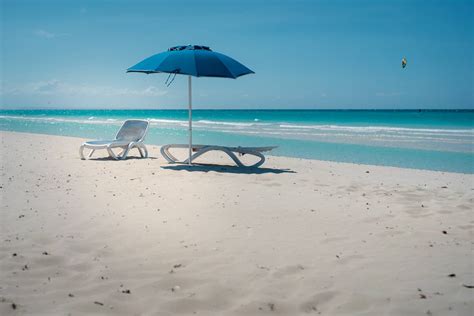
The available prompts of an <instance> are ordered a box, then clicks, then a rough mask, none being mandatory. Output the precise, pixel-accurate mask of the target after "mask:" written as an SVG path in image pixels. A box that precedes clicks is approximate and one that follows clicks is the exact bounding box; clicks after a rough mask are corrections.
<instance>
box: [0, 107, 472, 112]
mask: <svg viewBox="0 0 474 316" xmlns="http://www.w3.org/2000/svg"><path fill="white" fill-rule="evenodd" d="M35 110H37V111H54V110H57V111H63V110H72V111H97V110H102V111H188V109H187V108H186V107H183V108H146V107H144V108H101V107H96V108H95V107H94V108H75V107H64V108H59V107H57V108H56V107H54V108H48V107H42V108H1V109H0V111H35ZM194 111H358V112H360V111H362V112H363V111H367V112H369V111H381V112H383V111H386V112H474V108H458V109H438V108H373V109H363V108H340V109H329V108H319V109H309V108H292V109H287V108H193V112H194Z"/></svg>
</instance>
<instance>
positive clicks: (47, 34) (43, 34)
mask: <svg viewBox="0 0 474 316" xmlns="http://www.w3.org/2000/svg"><path fill="white" fill-rule="evenodd" d="M33 33H34V34H35V35H36V36H38V37H41V38H45V39H53V38H58V37H64V36H69V35H70V34H67V33H60V34H58V33H52V32H49V31H46V30H43V29H38V30H35V31H34V32H33Z"/></svg>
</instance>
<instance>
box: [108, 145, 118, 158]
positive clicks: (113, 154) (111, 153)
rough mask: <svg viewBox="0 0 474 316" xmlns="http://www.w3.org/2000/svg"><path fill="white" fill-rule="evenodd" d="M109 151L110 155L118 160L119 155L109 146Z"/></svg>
mask: <svg viewBox="0 0 474 316" xmlns="http://www.w3.org/2000/svg"><path fill="white" fill-rule="evenodd" d="M107 152H108V153H109V156H110V157H112V158H113V159H115V160H118V159H119V158H118V157H117V155H115V153H114V152H113V151H112V149H111V148H110V147H107Z"/></svg>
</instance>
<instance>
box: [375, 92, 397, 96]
mask: <svg viewBox="0 0 474 316" xmlns="http://www.w3.org/2000/svg"><path fill="white" fill-rule="evenodd" d="M375 95H376V96H377V97H397V96H400V95H402V93H401V92H376V93H375Z"/></svg>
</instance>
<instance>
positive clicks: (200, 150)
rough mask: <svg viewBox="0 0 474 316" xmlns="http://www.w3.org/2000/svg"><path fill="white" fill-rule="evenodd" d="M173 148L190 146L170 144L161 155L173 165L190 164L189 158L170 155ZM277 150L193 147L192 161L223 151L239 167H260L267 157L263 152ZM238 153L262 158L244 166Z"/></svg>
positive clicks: (272, 147) (270, 148) (268, 148)
mask: <svg viewBox="0 0 474 316" xmlns="http://www.w3.org/2000/svg"><path fill="white" fill-rule="evenodd" d="M172 148H189V145H184V144H170V145H164V146H162V147H161V150H160V151H161V155H163V157H164V158H165V159H166V160H167V161H168V162H172V163H176V162H181V163H189V158H188V159H186V160H185V161H179V160H178V159H177V158H176V157H174V156H173V155H172V154H171V153H170V149H172ZM274 148H276V146H268V147H225V146H214V145H193V151H194V152H195V153H194V154H193V155H192V156H191V161H193V160H194V159H196V158H197V157H199V156H201V155H202V154H204V153H207V152H208V151H214V150H217V151H222V152H224V153H226V154H227V155H228V156H229V157H230V158H231V159H232V160H233V161H234V162H235V164H236V165H237V166H239V167H259V166H261V165H262V164H263V163H264V162H265V156H264V155H263V154H262V152H265V151H270V150H272V149H274ZM234 153H237V154H239V155H247V154H248V155H253V156H256V157H258V158H260V160H259V161H257V162H256V163H254V164H253V165H244V164H243V163H242V161H240V159H239V158H237V156H236V155H235V154H234Z"/></svg>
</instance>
